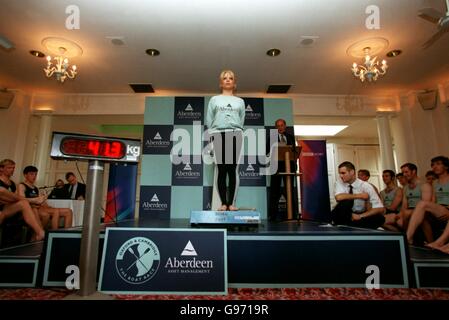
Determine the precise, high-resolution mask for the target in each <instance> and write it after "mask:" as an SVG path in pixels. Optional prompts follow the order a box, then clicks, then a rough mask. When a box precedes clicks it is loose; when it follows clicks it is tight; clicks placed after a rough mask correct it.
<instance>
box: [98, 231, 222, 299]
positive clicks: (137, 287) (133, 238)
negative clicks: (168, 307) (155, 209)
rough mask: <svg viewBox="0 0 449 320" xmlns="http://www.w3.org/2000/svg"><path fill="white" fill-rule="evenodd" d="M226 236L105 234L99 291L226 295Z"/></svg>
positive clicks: (218, 233)
mask: <svg viewBox="0 0 449 320" xmlns="http://www.w3.org/2000/svg"><path fill="white" fill-rule="evenodd" d="M226 257H227V252H226V230H224V229H213V230H212V229H201V230H192V229H143V228H108V229H107V230H106V237H105V245H104V248H103V257H102V260H101V270H100V279H99V285H98V287H99V291H102V292H106V293H123V294H143V293H149V294H223V295H224V294H227V289H228V288H227V261H226Z"/></svg>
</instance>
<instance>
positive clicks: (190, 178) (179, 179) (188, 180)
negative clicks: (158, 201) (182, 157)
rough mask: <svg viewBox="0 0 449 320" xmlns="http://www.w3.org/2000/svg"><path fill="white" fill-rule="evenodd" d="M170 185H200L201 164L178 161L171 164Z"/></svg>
mask: <svg viewBox="0 0 449 320" xmlns="http://www.w3.org/2000/svg"><path fill="white" fill-rule="evenodd" d="M172 185H174V186H202V185H203V165H202V164H194V163H180V164H178V165H177V164H173V165H172Z"/></svg>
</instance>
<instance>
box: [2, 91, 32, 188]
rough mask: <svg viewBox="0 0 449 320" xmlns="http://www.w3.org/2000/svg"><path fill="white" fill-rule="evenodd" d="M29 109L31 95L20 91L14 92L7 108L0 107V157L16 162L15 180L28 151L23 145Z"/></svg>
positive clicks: (26, 133) (17, 179) (24, 143)
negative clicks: (10, 103)
mask: <svg viewBox="0 0 449 320" xmlns="http://www.w3.org/2000/svg"><path fill="white" fill-rule="evenodd" d="M30 110H31V97H30V96H29V95H27V94H25V93H23V92H21V91H16V92H15V97H14V100H13V102H12V105H11V106H10V107H9V108H8V109H0V141H1V143H0V159H5V158H9V159H12V160H14V161H15V162H16V172H15V174H14V180H16V181H19V180H20V179H21V176H22V175H21V172H22V168H23V166H24V164H23V158H24V155H25V154H28V152H29V151H28V150H26V148H25V146H26V139H27V138H28V123H29V119H30V114H31V111H30Z"/></svg>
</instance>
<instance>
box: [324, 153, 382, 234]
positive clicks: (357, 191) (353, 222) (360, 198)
mask: <svg viewBox="0 0 449 320" xmlns="http://www.w3.org/2000/svg"><path fill="white" fill-rule="evenodd" d="M338 174H339V176H340V178H341V180H337V182H336V185H335V200H337V206H336V207H335V208H334V209H333V210H332V213H331V214H332V221H333V223H334V224H345V225H350V226H354V227H360V228H369V229H377V228H379V227H381V226H382V225H383V224H384V223H385V218H384V212H385V208H384V206H383V204H382V201H381V200H380V198H379V195H378V194H377V192H376V191H375V190H374V188H373V186H372V185H371V184H370V183H368V182H365V181H362V180H360V179H358V178H357V176H356V171H355V167H354V165H353V164H352V163H351V162H349V161H345V162H343V163H341V164H340V165H339V166H338Z"/></svg>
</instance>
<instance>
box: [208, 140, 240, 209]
mask: <svg viewBox="0 0 449 320" xmlns="http://www.w3.org/2000/svg"><path fill="white" fill-rule="evenodd" d="M212 143H213V146H214V155H215V161H216V164H217V168H218V177H217V185H218V193H219V195H220V200H221V203H222V205H226V206H230V205H233V204H234V200H235V199H234V197H235V195H236V192H235V191H236V188H237V185H238V181H239V173H238V162H239V158H240V150H241V147H242V131H229V132H219V133H214V134H212ZM227 177H229V196H228V197H226V195H227V192H226V178H227Z"/></svg>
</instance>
